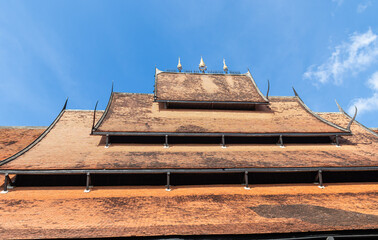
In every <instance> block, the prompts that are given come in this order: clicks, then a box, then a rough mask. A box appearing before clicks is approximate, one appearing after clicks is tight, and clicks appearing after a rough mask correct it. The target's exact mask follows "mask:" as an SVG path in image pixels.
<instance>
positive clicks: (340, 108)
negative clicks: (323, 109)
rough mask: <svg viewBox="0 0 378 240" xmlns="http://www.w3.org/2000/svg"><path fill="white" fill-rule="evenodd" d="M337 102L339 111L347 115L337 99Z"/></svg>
mask: <svg viewBox="0 0 378 240" xmlns="http://www.w3.org/2000/svg"><path fill="white" fill-rule="evenodd" d="M335 102H336V105H337V108H338V109H339V111H340V112H341V113H345V111H344V109H343V108H342V107H341V106H340V104H339V103H338V102H337V100H336V99H335Z"/></svg>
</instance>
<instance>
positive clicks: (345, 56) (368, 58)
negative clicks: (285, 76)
mask: <svg viewBox="0 0 378 240" xmlns="http://www.w3.org/2000/svg"><path fill="white" fill-rule="evenodd" d="M377 60H378V35H376V34H374V33H373V32H372V30H371V29H369V30H368V31H367V32H365V33H362V34H358V33H354V34H352V35H351V36H350V37H349V41H348V42H344V43H341V44H340V45H338V46H336V47H335V49H334V51H333V52H332V54H331V56H330V57H329V58H328V59H327V61H326V62H325V63H323V64H321V65H319V66H315V65H312V66H310V67H309V68H308V69H307V71H306V72H305V73H304V75H303V77H304V78H305V79H308V80H310V81H313V83H314V84H318V83H321V84H325V83H328V82H330V81H332V82H333V83H334V84H338V85H339V84H341V83H343V78H344V77H345V75H347V74H348V75H349V74H357V73H359V72H361V71H363V70H365V69H366V68H367V67H369V66H370V65H371V64H372V63H374V62H376V61H377Z"/></svg>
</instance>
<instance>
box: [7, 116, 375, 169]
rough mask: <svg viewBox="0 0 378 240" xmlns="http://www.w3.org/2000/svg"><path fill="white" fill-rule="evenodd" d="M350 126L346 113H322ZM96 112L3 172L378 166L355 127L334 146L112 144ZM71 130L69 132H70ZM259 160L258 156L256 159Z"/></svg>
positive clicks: (69, 121) (371, 140)
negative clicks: (98, 131) (95, 126)
mask: <svg viewBox="0 0 378 240" xmlns="http://www.w3.org/2000/svg"><path fill="white" fill-rule="evenodd" d="M321 116H322V117H325V118H327V119H328V120H331V121H333V122H336V123H338V124H340V125H341V126H346V125H347V124H348V122H349V118H347V117H346V116H345V115H343V114H339V113H337V114H334V113H330V114H321ZM92 117H93V111H70V110H66V111H65V112H64V113H63V115H62V116H61V118H60V119H59V121H58V122H57V123H56V125H55V126H54V127H53V128H52V129H51V131H50V132H49V133H48V134H47V135H46V136H45V137H44V138H43V139H42V140H41V141H40V142H39V143H38V144H37V145H36V146H34V147H33V148H32V149H30V150H29V151H27V152H26V153H24V154H23V155H21V156H19V157H18V158H16V159H15V160H13V161H11V162H8V163H6V164H4V165H2V166H0V170H1V169H3V170H4V169H28V170H31V169H143V168H147V169H156V168H157V169H162V168H193V169H196V168H246V167H255V168H276V167H353V166H378V137H377V136H374V135H373V134H372V133H371V132H368V131H366V129H364V128H363V127H361V126H360V125H358V124H357V123H353V124H352V127H351V130H352V132H353V135H352V136H344V137H342V138H340V144H341V147H336V146H334V145H331V144H307V145H299V144H292V145H290V144H286V148H280V147H279V146H276V145H230V146H228V148H225V149H224V148H221V147H220V146H219V145H171V147H170V148H168V149H165V148H163V143H162V144H161V145H159V144H157V145H132V144H112V145H111V146H110V147H109V148H105V147H104V145H105V140H104V139H105V137H102V136H94V135H90V129H91V125H92V121H93V119H92ZM67 129H69V131H68V130H67ZM251 156H253V157H251Z"/></svg>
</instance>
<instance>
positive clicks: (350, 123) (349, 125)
mask: <svg viewBox="0 0 378 240" xmlns="http://www.w3.org/2000/svg"><path fill="white" fill-rule="evenodd" d="M335 102H336V105H337V107H338V108H339V111H340V112H341V113H343V114H345V115H346V116H348V117H350V116H349V115H348V114H347V113H346V112H345V111H344V109H343V108H342V107H341V106H340V104H339V103H338V102H337V100H336V99H335ZM354 109H355V111H354V115H353V117H352V118H351V120H350V122H349V123H348V126H347V127H346V128H347V129H348V130H349V131H350V127H351V126H352V123H353V121H354V120H355V119H356V116H357V107H356V106H354Z"/></svg>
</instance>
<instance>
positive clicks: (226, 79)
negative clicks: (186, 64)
mask: <svg viewBox="0 0 378 240" xmlns="http://www.w3.org/2000/svg"><path fill="white" fill-rule="evenodd" d="M155 81H156V83H155V84H156V86H155V90H156V96H157V100H159V101H161V100H176V101H214V102H259V103H266V102H268V100H267V99H266V98H265V97H264V95H262V94H261V92H260V90H259V89H258V88H257V86H256V84H255V82H254V80H253V78H252V76H251V74H250V73H249V72H248V73H247V74H238V75H234V74H203V73H171V72H160V71H158V70H157V73H156V76H155Z"/></svg>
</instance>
